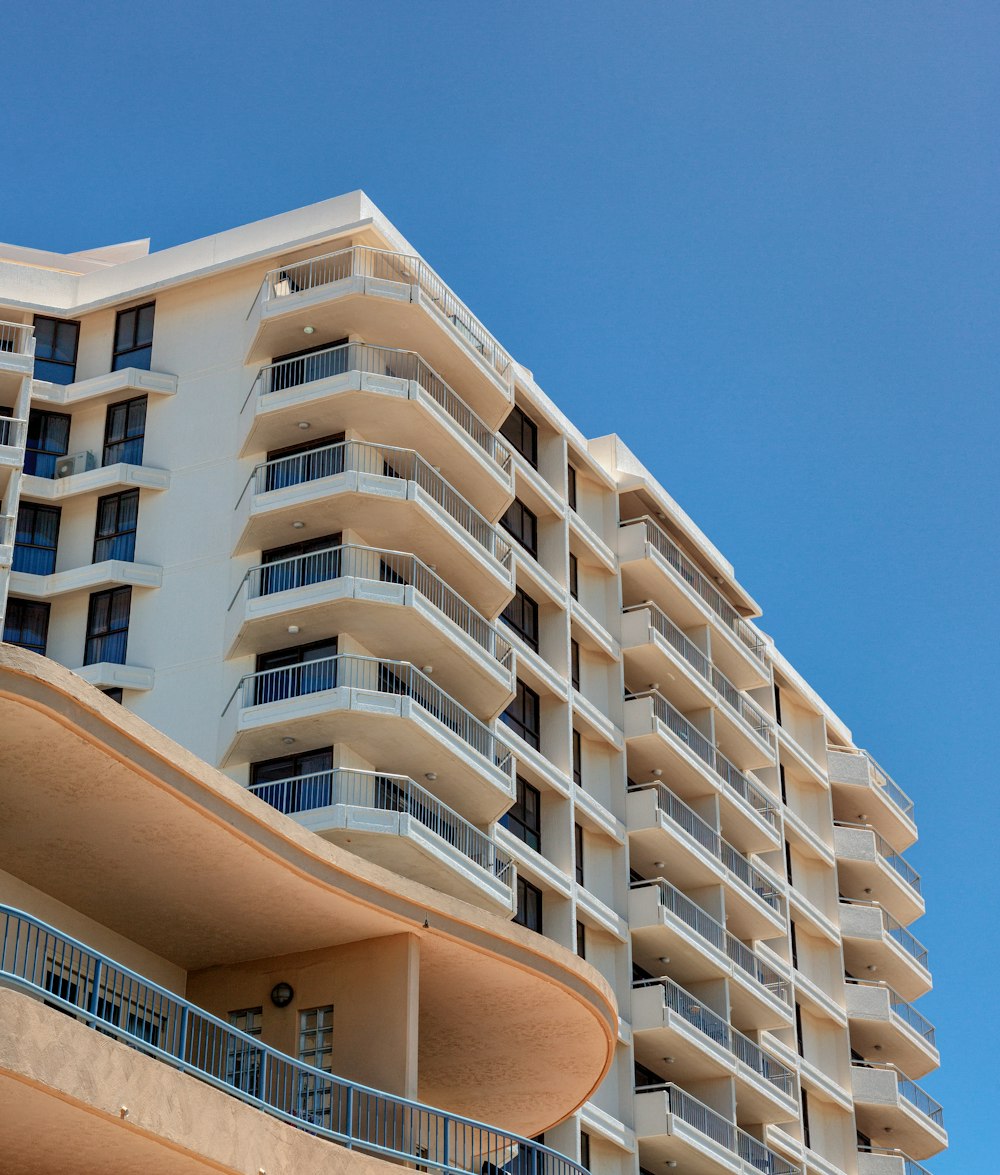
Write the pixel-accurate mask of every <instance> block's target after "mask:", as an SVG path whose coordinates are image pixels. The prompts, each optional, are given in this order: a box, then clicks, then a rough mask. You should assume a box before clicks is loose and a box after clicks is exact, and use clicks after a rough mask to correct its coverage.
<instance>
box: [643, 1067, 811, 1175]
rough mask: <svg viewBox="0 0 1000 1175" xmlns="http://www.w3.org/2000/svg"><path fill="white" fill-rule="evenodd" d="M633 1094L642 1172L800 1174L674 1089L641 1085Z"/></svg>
mask: <svg viewBox="0 0 1000 1175" xmlns="http://www.w3.org/2000/svg"><path fill="white" fill-rule="evenodd" d="M635 1095H636V1096H635V1132H636V1134H637V1135H638V1137H639V1163H640V1166H641V1167H642V1168H643V1169H644V1170H647V1171H659V1170H662V1169H663V1167H664V1166H665V1165H666V1164H668V1163H673V1164H674V1165H675V1166H678V1167H679V1168H681V1169H683V1170H684V1171H685V1172H687V1173H689V1175H717V1173H718V1172H720V1171H729V1172H733V1173H734V1175H751V1173H752V1172H754V1171H759V1172H761V1175H799V1171H800V1168H799V1167H796V1166H794V1164H792V1163H789V1162H788V1161H787V1160H785V1159H783V1158H782V1157H781V1155H779V1154H777V1153H776V1152H775V1151H772V1150H771V1149H770V1148H769V1147H767V1146H765V1145H764V1143H762V1142H761V1141H760V1139H757V1138H754V1137H753V1135H752V1134H748V1133H747V1132H746V1131H745V1130H741V1129H740V1128H739V1127H738V1126H737V1125H736V1124H735V1123H733V1122H730V1121H729V1119H728V1118H724V1117H723V1116H722V1115H721V1114H720V1113H718V1111H716V1110H713V1109H711V1108H710V1107H709V1106H706V1105H705V1103H704V1102H700V1101H698V1099H697V1098H694V1097H692V1096H691V1095H690V1094H689V1093H686V1092H685V1091H684V1090H683V1089H681V1088H679V1087H678V1086H676V1085H673V1084H670V1083H666V1082H665V1083H664V1084H663V1085H647V1086H640V1087H639V1088H638V1089H637V1090H636V1091H635Z"/></svg>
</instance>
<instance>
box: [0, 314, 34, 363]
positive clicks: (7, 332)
mask: <svg viewBox="0 0 1000 1175" xmlns="http://www.w3.org/2000/svg"><path fill="white" fill-rule="evenodd" d="M34 336H35V328H34V326H33V325H32V324H31V323H28V322H0V352H3V351H6V352H7V353H8V354H14V355H34V353H35V338H34Z"/></svg>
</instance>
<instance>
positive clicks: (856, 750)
mask: <svg viewBox="0 0 1000 1175" xmlns="http://www.w3.org/2000/svg"><path fill="white" fill-rule="evenodd" d="M827 751H828V752H830V753H833V754H835V755H858V756H860V757H861V758H863V759H867V760H868V769H869V776H870V777H871V778H872V780H873V782H874V784H875V786H876V787H877V788H879V789H880V790H881V791H883V792H885V794H886V795H887V796H888V797H889V800H890V801H891V802H892V803H893V804H894V805H895V806H896V807H897V808H898V809H899V810H900V812H902V813H903V815H904V816H906V817H907V818H908V819H910V820H912V819H913V800H911V799H910V797H909V796H908V795H907V794H906V792H905V791H903V789H902V788H901V787H900V786H899V784H898V783H897V782H896V781H895V780H894V779H893V778H892V776H891V775H890V774H889V772H888V771H886V770H885V769H884V768H883V767H881V766H880V765H879V764H878V763H877V762H876V761H875V759H874V758H873V757H872V756H871V755H870V754H869V753H868V751H866V750H865V749H864V748H863V747H835V746H827Z"/></svg>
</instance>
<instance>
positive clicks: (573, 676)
mask: <svg viewBox="0 0 1000 1175" xmlns="http://www.w3.org/2000/svg"><path fill="white" fill-rule="evenodd" d="M569 675H570V681H572V683H573V688H574V689H576V690H578V689H579V688H580V642H579V641H575V640H573V638H572V637H570V641H569Z"/></svg>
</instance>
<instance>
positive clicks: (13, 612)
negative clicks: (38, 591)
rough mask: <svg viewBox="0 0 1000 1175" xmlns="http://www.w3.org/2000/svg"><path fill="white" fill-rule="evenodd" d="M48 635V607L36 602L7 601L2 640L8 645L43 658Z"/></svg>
mask: <svg viewBox="0 0 1000 1175" xmlns="http://www.w3.org/2000/svg"><path fill="white" fill-rule="evenodd" d="M48 635H49V605H48V604H41V603H38V602H37V601H36V600H16V599H9V600H8V601H7V614H6V616H5V617H4V624H3V639H4V640H5V641H6V642H7V643H8V644H9V645H19V646H20V647H21V648H22V649H31V651H32V652H34V653H41V654H42V656H43V657H44V656H45V642H46V640H47V639H48Z"/></svg>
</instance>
